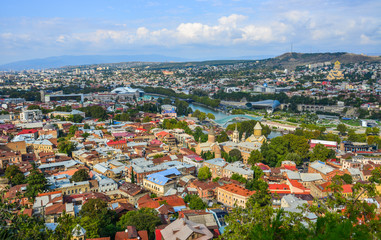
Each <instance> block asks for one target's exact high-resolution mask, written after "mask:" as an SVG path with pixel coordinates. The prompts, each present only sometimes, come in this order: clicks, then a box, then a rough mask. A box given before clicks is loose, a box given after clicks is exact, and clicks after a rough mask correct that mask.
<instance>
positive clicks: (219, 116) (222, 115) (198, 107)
mask: <svg viewBox="0 0 381 240" xmlns="http://www.w3.org/2000/svg"><path fill="white" fill-rule="evenodd" d="M145 96H149V97H153V98H159V96H153V95H150V94H145ZM189 107H191V108H192V110H193V112H194V111H196V110H200V111H201V112H204V113H206V114H208V113H212V114H213V115H214V116H215V117H216V119H215V120H219V119H222V118H226V117H228V116H229V115H227V114H225V113H223V112H220V111H215V110H213V109H211V108H207V107H204V106H202V105H199V104H197V103H189Z"/></svg>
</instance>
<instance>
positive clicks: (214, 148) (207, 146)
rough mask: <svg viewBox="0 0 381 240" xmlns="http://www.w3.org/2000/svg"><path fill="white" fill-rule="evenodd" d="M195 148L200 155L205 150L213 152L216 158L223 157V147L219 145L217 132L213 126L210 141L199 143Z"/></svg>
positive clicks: (209, 134) (209, 135)
mask: <svg viewBox="0 0 381 240" xmlns="http://www.w3.org/2000/svg"><path fill="white" fill-rule="evenodd" d="M195 150H196V153H197V154H198V155H201V153H203V152H213V153H214V156H215V157H216V158H220V157H221V148H220V146H219V145H218V142H216V133H215V132H214V129H213V127H212V128H210V130H209V133H208V141H207V142H204V143H199V144H198V145H197V146H196V148H195Z"/></svg>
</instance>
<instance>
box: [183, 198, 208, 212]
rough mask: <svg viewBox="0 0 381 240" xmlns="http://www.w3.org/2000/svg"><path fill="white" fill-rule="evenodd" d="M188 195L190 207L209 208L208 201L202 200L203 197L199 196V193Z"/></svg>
mask: <svg viewBox="0 0 381 240" xmlns="http://www.w3.org/2000/svg"><path fill="white" fill-rule="evenodd" d="M188 196H190V199H189V204H188V206H189V208H190V209H198V210H202V209H205V208H207V205H206V203H204V201H202V199H201V198H200V197H199V196H197V195H188Z"/></svg>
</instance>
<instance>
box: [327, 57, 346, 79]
mask: <svg viewBox="0 0 381 240" xmlns="http://www.w3.org/2000/svg"><path fill="white" fill-rule="evenodd" d="M340 65H341V63H340V62H339V61H336V62H335V66H334V67H333V69H332V70H331V71H329V73H328V76H327V79H328V80H340V79H344V74H343V72H342V71H340V68H341V66H340Z"/></svg>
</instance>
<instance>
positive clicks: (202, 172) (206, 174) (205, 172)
mask: <svg viewBox="0 0 381 240" xmlns="http://www.w3.org/2000/svg"><path fill="white" fill-rule="evenodd" d="M197 177H198V179H200V180H207V179H209V178H211V177H212V173H211V172H210V169H209V168H208V167H207V166H203V167H201V168H200V169H199V170H198V175H197Z"/></svg>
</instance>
